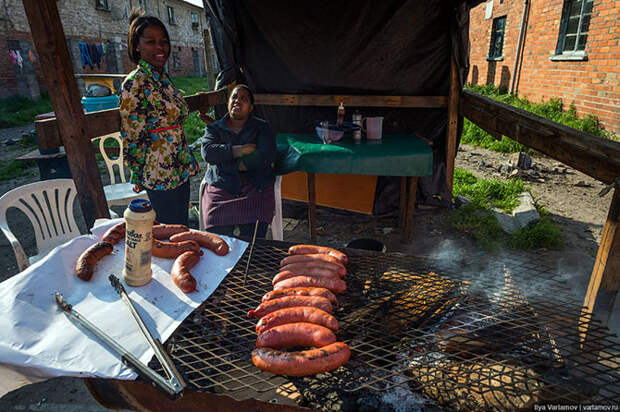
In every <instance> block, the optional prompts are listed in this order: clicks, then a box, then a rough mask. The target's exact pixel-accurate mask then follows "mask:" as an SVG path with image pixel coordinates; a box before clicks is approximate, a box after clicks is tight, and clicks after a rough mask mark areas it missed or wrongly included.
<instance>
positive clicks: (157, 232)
mask: <svg viewBox="0 0 620 412" xmlns="http://www.w3.org/2000/svg"><path fill="white" fill-rule="evenodd" d="M188 230H189V228H188V227H187V226H185V225H168V224H166V225H155V226H153V239H157V240H164V239H169V238H170V236H172V235H174V234H177V233H183V232H187V231H188Z"/></svg>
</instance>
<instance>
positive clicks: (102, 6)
mask: <svg viewBox="0 0 620 412" xmlns="http://www.w3.org/2000/svg"><path fill="white" fill-rule="evenodd" d="M95 8H96V9H99V10H110V7H109V6H108V0H96V1H95Z"/></svg>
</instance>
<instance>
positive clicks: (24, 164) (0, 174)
mask: <svg viewBox="0 0 620 412" xmlns="http://www.w3.org/2000/svg"><path fill="white" fill-rule="evenodd" d="M32 166H34V162H33V161H21V160H11V161H10V162H8V163H6V162H0V180H11V179H15V178H16V177H20V176H31V175H34V174H35V172H33V171H31V170H28V169H30V168H31V167H32Z"/></svg>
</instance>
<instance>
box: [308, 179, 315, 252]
mask: <svg viewBox="0 0 620 412" xmlns="http://www.w3.org/2000/svg"><path fill="white" fill-rule="evenodd" d="M307 179H308V180H307V181H308V225H309V226H310V227H309V229H310V241H311V242H316V191H315V189H316V188H315V186H314V182H315V176H314V173H307Z"/></svg>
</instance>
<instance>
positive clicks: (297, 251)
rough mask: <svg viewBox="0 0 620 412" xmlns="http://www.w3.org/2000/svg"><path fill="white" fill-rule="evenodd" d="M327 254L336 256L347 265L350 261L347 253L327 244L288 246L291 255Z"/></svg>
mask: <svg viewBox="0 0 620 412" xmlns="http://www.w3.org/2000/svg"><path fill="white" fill-rule="evenodd" d="M316 253H321V254H326V255H330V256H333V257H335V258H336V259H338V260H339V261H340V263H342V264H343V265H346V264H347V263H349V258H348V257H347V255H345V254H344V253H342V252H341V251H339V250H336V249H333V248H331V247H327V246H316V245H294V246H291V247H290V248H288V254H289V255H310V254H316Z"/></svg>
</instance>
